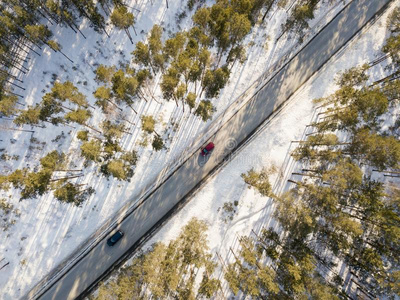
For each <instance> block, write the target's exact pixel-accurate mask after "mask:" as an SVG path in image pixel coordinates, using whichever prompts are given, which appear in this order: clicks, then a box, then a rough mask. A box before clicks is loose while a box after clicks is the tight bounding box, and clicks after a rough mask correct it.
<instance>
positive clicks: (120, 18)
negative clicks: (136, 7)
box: [111, 6, 135, 29]
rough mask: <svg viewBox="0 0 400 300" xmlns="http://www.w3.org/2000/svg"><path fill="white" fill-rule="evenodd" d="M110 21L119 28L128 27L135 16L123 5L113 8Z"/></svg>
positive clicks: (133, 21) (132, 22) (133, 22)
mask: <svg viewBox="0 0 400 300" xmlns="http://www.w3.org/2000/svg"><path fill="white" fill-rule="evenodd" d="M111 23H112V24H113V25H114V26H116V27H117V28H119V29H128V28H129V27H130V26H132V25H133V24H135V18H134V16H133V14H132V13H130V12H128V9H127V8H126V7H125V6H120V7H116V8H114V10H113V12H112V14H111Z"/></svg>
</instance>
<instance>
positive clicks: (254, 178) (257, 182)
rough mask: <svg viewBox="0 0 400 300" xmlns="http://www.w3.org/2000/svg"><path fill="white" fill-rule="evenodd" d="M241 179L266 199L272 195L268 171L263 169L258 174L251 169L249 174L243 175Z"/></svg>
mask: <svg viewBox="0 0 400 300" xmlns="http://www.w3.org/2000/svg"><path fill="white" fill-rule="evenodd" d="M241 177H242V178H243V180H244V182H246V183H247V184H248V185H250V186H253V187H255V188H256V189H257V190H258V191H259V193H260V194H261V195H263V196H266V197H268V196H270V195H271V184H270V183H269V178H268V172H267V170H265V169H263V170H262V171H261V172H259V173H257V172H256V171H254V169H251V170H249V171H248V172H247V174H244V173H243V174H242V175H241Z"/></svg>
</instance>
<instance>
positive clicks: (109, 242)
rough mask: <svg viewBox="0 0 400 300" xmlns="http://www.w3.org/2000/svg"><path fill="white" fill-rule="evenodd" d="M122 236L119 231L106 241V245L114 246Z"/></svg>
mask: <svg viewBox="0 0 400 300" xmlns="http://www.w3.org/2000/svg"><path fill="white" fill-rule="evenodd" d="M123 236H124V233H123V232H122V231H121V230H118V231H117V232H116V233H114V234H113V235H112V236H111V237H110V238H109V239H108V240H107V245H108V246H110V247H112V246H114V245H115V244H116V243H117V242H118V241H119V240H120V239H122V237H123Z"/></svg>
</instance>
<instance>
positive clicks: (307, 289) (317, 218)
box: [92, 8, 400, 299]
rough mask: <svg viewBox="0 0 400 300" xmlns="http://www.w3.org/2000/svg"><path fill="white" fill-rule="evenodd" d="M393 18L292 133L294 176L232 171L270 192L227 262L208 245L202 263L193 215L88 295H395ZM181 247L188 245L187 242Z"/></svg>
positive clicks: (398, 222)
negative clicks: (282, 184)
mask: <svg viewBox="0 0 400 300" xmlns="http://www.w3.org/2000/svg"><path fill="white" fill-rule="evenodd" d="M399 24H400V9H399V8H396V9H394V10H393V12H392V13H391V15H390V16H389V21H388V24H387V29H388V35H389V36H388V38H387V40H386V42H385V44H384V45H383V47H382V49H381V50H382V54H381V56H380V57H378V58H377V59H376V60H374V61H371V62H370V63H369V64H364V65H362V66H356V67H353V68H350V69H348V70H346V71H345V72H342V73H339V74H337V76H336V85H337V87H338V88H337V90H336V91H335V92H334V93H333V94H331V95H329V96H328V97H324V98H320V99H315V100H314V103H315V105H316V106H317V107H318V108H321V109H322V112H321V113H320V114H319V117H318V121H315V122H313V123H311V124H310V125H309V127H310V129H311V132H310V133H309V134H307V136H306V139H304V140H301V141H293V142H294V143H296V144H297V147H296V148H295V149H294V151H292V152H291V157H292V158H293V160H294V161H295V162H296V164H297V165H298V166H299V168H300V169H301V172H296V173H292V177H291V178H290V179H288V180H287V183H288V186H289V188H288V189H286V191H285V192H283V193H280V194H275V193H274V191H273V188H272V184H271V183H270V182H269V178H268V177H269V171H268V170H267V169H266V168H265V167H264V166H255V168H253V169H251V170H249V171H248V172H247V173H244V174H242V178H243V180H244V182H245V183H246V184H247V185H248V186H249V187H251V188H254V189H255V190H256V191H257V192H258V193H260V194H261V195H262V196H263V197H270V198H271V199H272V200H273V203H274V207H275V212H274V215H273V217H274V219H275V220H276V221H277V222H276V226H273V227H264V228H262V230H260V231H259V232H256V231H254V230H252V231H251V234H250V235H248V236H241V237H239V238H238V240H239V244H240V245H239V247H238V249H233V248H230V252H231V254H232V256H233V262H231V263H230V264H228V265H226V264H225V263H224V262H223V261H222V260H221V259H219V258H218V253H217V254H216V256H215V257H214V260H210V261H209V260H208V259H209V257H211V255H212V254H211V253H209V249H208V246H207V237H206V236H205V233H206V229H207V227H206V225H205V224H203V225H200V224H199V223H201V222H202V221H200V220H198V219H192V220H191V221H190V222H189V223H188V224H187V225H186V226H185V227H184V228H183V229H182V231H181V233H180V235H179V237H178V238H176V239H174V240H171V241H170V242H169V244H168V245H165V244H163V243H156V244H154V245H153V246H152V247H151V248H149V249H147V250H146V251H144V252H141V253H139V254H137V255H135V257H134V258H133V260H132V262H131V263H130V264H129V266H126V267H124V268H123V269H122V271H120V272H119V273H118V274H117V275H116V276H114V277H113V278H111V279H110V280H109V281H108V282H107V283H105V284H103V285H101V287H100V289H99V291H98V293H97V294H95V296H92V298H93V299H131V298H138V299H148V298H151V297H155V298H157V299H161V298H168V297H170V298H176V299H204V298H206V299H208V298H215V297H221V298H227V297H228V295H229V293H231V294H232V295H236V296H238V297H240V298H245V297H251V298H254V299H298V298H302V299H303V298H304V299H358V297H362V298H363V299H376V298H384V297H387V298H388V299H396V297H399V296H400V285H399V283H400V269H399V260H400V256H399V253H400V210H399V204H400V189H399V185H398V178H399V169H400V140H399V138H400V131H399V129H400V118H399V114H398V108H399V101H400V100H399V99H400V81H399V80H400V79H399V73H400V70H399V59H400V57H399V53H400V52H399V50H400V49H399V45H400V43H399V39H400V35H399V33H400V27H399ZM383 62H386V66H385V71H386V72H385V73H386V75H384V77H383V78H382V77H381V78H377V76H376V74H374V72H373V71H374V67H375V66H377V65H378V64H381V63H383ZM372 74H374V75H372ZM380 76H382V75H380ZM260 168H261V171H257V170H259V169H260ZM194 224H197V225H194ZM192 227H195V228H197V230H198V231H196V230H194V229H191V230H189V228H192ZM189 232H190V233H189ZM199 235H201V237H199ZM182 239H183V240H185V241H182ZM195 240H196V242H193V241H195ZM197 241H201V243H200V244H199V243H197ZM187 244H193V248H190V250H186V248H185V245H187ZM199 248H200V249H199ZM159 251H160V252H159ZM192 251H195V252H196V253H198V255H195V256H193V255H192ZM186 255H187V256H188V257H190V259H189V258H188V259H187V260H185V257H186ZM196 259H198V260H196ZM200 261H201V262H200ZM211 261H213V262H214V264H215V265H213V264H212V263H211ZM196 262H197V264H196ZM209 263H210V264H209ZM149 264H150V265H152V266H156V268H155V270H154V269H152V268H149V267H148V266H149ZM193 266H194V267H193ZM216 268H219V269H221V270H222V271H223V278H221V276H218V272H214V270H215V269H216ZM154 272H159V273H158V274H162V275H161V276H158V277H154ZM348 275H349V276H348ZM196 276H198V277H197V279H196ZM223 282H227V284H228V291H227V289H226V288H224V284H223ZM349 286H351V287H352V288H353V289H355V290H356V292H354V290H353V291H350V290H349V289H348V287H349ZM227 292H228V294H227Z"/></svg>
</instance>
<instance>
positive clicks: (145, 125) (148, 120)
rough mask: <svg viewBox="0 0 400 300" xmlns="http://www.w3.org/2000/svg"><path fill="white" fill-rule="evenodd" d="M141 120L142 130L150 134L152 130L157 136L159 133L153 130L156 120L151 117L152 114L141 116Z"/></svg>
mask: <svg viewBox="0 0 400 300" xmlns="http://www.w3.org/2000/svg"><path fill="white" fill-rule="evenodd" d="M141 121H142V130H143V131H145V132H147V133H149V134H152V133H153V132H154V133H155V134H156V135H157V136H159V134H158V133H157V132H155V130H154V127H155V125H156V120H155V119H154V118H153V116H142V118H141Z"/></svg>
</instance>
